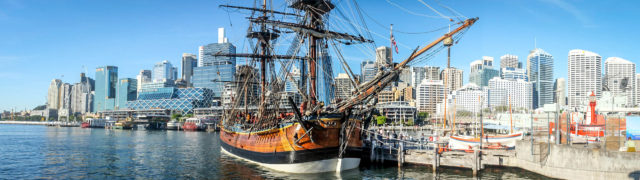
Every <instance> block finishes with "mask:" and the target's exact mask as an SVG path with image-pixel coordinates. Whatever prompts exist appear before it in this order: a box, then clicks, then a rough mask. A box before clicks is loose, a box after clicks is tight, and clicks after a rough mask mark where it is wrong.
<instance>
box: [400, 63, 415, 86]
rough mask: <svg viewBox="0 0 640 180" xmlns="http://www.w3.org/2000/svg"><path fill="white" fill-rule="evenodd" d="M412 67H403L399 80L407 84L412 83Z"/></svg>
mask: <svg viewBox="0 0 640 180" xmlns="http://www.w3.org/2000/svg"><path fill="white" fill-rule="evenodd" d="M411 76H412V74H411V67H406V68H404V69H402V71H400V75H399V77H398V80H399V81H400V82H405V83H407V84H411Z"/></svg>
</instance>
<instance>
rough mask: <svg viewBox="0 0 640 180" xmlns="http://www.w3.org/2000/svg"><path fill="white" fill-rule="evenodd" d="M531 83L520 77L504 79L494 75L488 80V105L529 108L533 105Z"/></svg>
mask: <svg viewBox="0 0 640 180" xmlns="http://www.w3.org/2000/svg"><path fill="white" fill-rule="evenodd" d="M532 101H533V91H532V83H531V82H526V81H524V80H522V79H517V80H505V79H500V77H494V78H493V79H491V80H489V106H491V107H493V108H495V107H497V106H509V105H511V106H513V107H518V108H525V109H531V106H532V105H533V103H532Z"/></svg>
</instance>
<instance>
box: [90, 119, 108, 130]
mask: <svg viewBox="0 0 640 180" xmlns="http://www.w3.org/2000/svg"><path fill="white" fill-rule="evenodd" d="M86 122H87V123H88V124H89V127H90V128H104V127H105V125H106V123H107V120H106V119H93V118H88V119H87V121H86Z"/></svg>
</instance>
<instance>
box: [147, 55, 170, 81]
mask: <svg viewBox="0 0 640 180" xmlns="http://www.w3.org/2000/svg"><path fill="white" fill-rule="evenodd" d="M175 71H176V68H174V67H173V65H171V63H170V62H169V61H167V60H164V61H162V62H159V63H156V64H155V65H154V66H153V74H152V76H151V77H152V78H153V82H158V81H162V80H163V79H167V80H176V77H175V75H176V72H175Z"/></svg>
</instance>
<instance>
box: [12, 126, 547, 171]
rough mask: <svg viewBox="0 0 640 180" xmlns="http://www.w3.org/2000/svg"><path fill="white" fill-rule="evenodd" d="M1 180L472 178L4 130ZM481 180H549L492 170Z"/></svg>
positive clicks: (96, 133)
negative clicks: (286, 169)
mask: <svg viewBox="0 0 640 180" xmlns="http://www.w3.org/2000/svg"><path fill="white" fill-rule="evenodd" d="M0 162H1V163H0V179H159V178H164V179H304V180H310V179H388V178H391V179H473V176H472V174H471V172H470V171H468V170H456V169H446V170H441V171H439V172H438V173H436V174H433V173H431V168H430V167H425V166H405V167H403V168H402V169H399V168H398V167H397V166H395V165H393V164H392V165H386V166H382V165H363V166H361V167H360V168H359V169H355V170H349V171H344V172H341V173H335V172H331V173H319V174H288V173H282V172H276V171H272V170H269V169H265V168H263V167H260V166H257V165H255V164H251V163H248V162H246V161H243V160H239V159H236V158H233V157H230V156H228V155H225V154H221V153H220V141H219V139H218V133H207V132H183V131H144V130H136V131H132V130H108V129H83V128H58V127H45V126H24V125H0ZM480 178H483V179H544V178H545V177H542V176H539V175H537V174H534V173H530V172H526V171H523V170H520V169H486V170H484V171H483V172H482V174H481V176H480Z"/></svg>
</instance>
